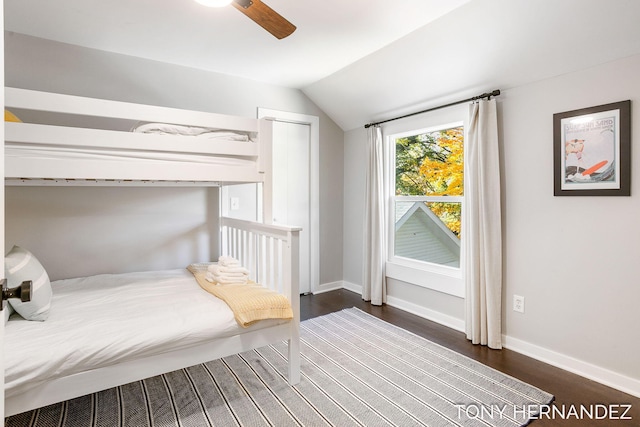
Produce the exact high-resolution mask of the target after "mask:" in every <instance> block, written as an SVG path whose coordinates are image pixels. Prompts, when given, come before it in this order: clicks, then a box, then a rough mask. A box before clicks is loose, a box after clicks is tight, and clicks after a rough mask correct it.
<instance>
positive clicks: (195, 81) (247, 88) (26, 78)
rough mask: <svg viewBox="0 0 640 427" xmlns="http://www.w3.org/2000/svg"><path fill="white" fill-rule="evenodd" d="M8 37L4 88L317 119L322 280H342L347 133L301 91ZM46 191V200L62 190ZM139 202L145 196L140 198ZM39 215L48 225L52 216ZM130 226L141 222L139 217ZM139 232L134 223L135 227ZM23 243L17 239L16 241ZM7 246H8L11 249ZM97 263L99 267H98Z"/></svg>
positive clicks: (10, 199) (116, 200)
mask: <svg viewBox="0 0 640 427" xmlns="http://www.w3.org/2000/svg"><path fill="white" fill-rule="evenodd" d="M5 37H6V40H5V59H6V61H5V62H6V64H5V69H6V85H7V86H11V87H18V88H26V89H35V90H43V91H49V92H58V93H65V94H70V95H79V96H89V97H96V98H105V99H114V100H119V101H128V102H136V103H146V104H152V105H161V106H169V107H176V108H186V109H193V110H202V111H211V112H216V113H223V114H233V115H241V116H247V117H256V116H257V109H258V107H263V108H268V109H274V110H281V111H289V112H296V113H302V114H310V115H315V116H319V117H320V228H321V242H320V263H321V266H322V265H327V266H330V268H322V267H321V274H320V282H321V283H328V282H335V281H340V280H341V279H342V199H343V198H342V175H343V166H342V147H343V139H344V135H343V132H342V130H341V129H340V128H339V127H338V126H337V125H336V124H335V123H334V122H333V121H332V120H331V119H329V118H328V117H327V116H326V114H324V113H323V112H322V111H320V110H319V109H318V108H317V107H316V106H315V105H314V104H313V103H312V102H311V101H310V100H309V99H308V98H307V97H306V96H305V95H304V94H302V92H301V91H299V90H295V89H288V88H283V87H278V86H274V85H267V84H263V83H258V82H255V81H252V80H247V79H241V78H236V77H232V76H226V75H222V74H217V73H211V72H206V71H202V70H197V69H192V68H187V67H181V66H177V65H171V64H166V63H160V62H156V61H151V60H146V59H142V58H135V57H131V56H126V55H119V54H113V53H107V52H103V51H98V50H94V49H87V48H83V47H79V46H72V45H67V44H63V43H57V42H53V41H49V40H43V39H38V38H34V37H29V36H25V35H21V34H15V33H5ZM72 190H73V189H72ZM165 190H167V191H175V192H176V197H179V194H181V192H180V191H179V190H178V189H173V190H170V189H165ZM21 191H23V190H21V189H16V190H15V191H12V192H11V194H10V195H8V196H7V203H8V205H13V204H15V203H18V202H20V200H19V197H18V196H15V194H17V193H19V192H21ZM25 191H27V190H25ZM41 191H43V192H44V193H47V194H49V193H55V192H57V191H59V190H55V189H49V188H47V189H42V190H41ZM66 191H69V189H66V190H64V192H66ZM97 191H98V190H97ZM61 197H62V196H61ZM64 197H66V196H64ZM108 197H109V202H110V203H111V204H112V205H123V209H126V204H128V203H130V201H129V200H128V199H127V197H126V196H121V195H120V193H119V192H117V191H114V192H109V195H108ZM139 197H141V198H144V197H145V196H144V195H143V194H139ZM76 201H77V202H78V203H83V202H82V200H80V199H78V200H76V198H75V197H70V202H76ZM21 203H22V202H21ZM16 208H18V207H16ZM34 215H37V216H38V218H40V219H41V220H42V221H44V220H45V218H46V215H47V212H46V210H45V211H42V212H40V213H38V214H35V213H34ZM18 220H19V219H18ZM128 220H132V221H136V219H135V218H128ZM8 221H12V219H11V218H9V219H8ZM139 224H142V225H144V224H145V219H144V218H142V217H140V218H139ZM135 228H136V227H135V225H132V229H135ZM18 237H20V236H17V235H14V236H13V237H12V239H17V238H18ZM104 240H105V239H100V238H97V239H96V240H95V241H86V242H84V243H85V244H86V245H87V246H88V248H89V251H93V250H97V251H101V250H102V249H101V248H99V247H98V246H100V245H102V246H104V244H105V241H104ZM10 244H11V242H9V241H8V242H7V245H10ZM9 248H10V246H9ZM114 250H116V249H114ZM98 259H99V258H98ZM98 259H95V260H94V262H95V263H98V264H99V263H100V262H101V261H98ZM105 262H106V261H105ZM171 264H173V263H171ZM94 265H95V267H96V269H98V270H105V269H107V268H108V267H109V268H111V267H113V266H112V265H111V264H108V263H105V264H103V265H97V264H94ZM61 268H62V267H61ZM60 274H63V273H60Z"/></svg>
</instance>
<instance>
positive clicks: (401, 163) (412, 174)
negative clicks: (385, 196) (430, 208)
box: [395, 126, 464, 196]
mask: <svg viewBox="0 0 640 427" xmlns="http://www.w3.org/2000/svg"><path fill="white" fill-rule="evenodd" d="M463 141H464V131H463V127H462V126H459V127H455V128H450V129H442V130H437V131H432V132H426V133H421V134H417V135H412V136H405V137H401V138H396V139H395V145H396V165H395V166H396V189H395V190H396V191H395V193H396V195H398V196H461V195H462V194H463V181H464V180H463V171H464V155H463Z"/></svg>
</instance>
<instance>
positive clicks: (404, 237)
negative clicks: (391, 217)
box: [394, 201, 462, 267]
mask: <svg viewBox="0 0 640 427" xmlns="http://www.w3.org/2000/svg"><path fill="white" fill-rule="evenodd" d="M461 206H462V204H461V203H450V202H447V203H444V202H412V201H397V202H395V233H394V236H395V241H394V252H395V255H396V256H400V257H404V258H410V259H414V260H418V261H425V262H431V263H435V264H441V265H448V266H451V267H460V219H461Z"/></svg>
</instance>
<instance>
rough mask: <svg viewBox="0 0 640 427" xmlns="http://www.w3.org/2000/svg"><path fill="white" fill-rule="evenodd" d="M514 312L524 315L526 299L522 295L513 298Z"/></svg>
mask: <svg viewBox="0 0 640 427" xmlns="http://www.w3.org/2000/svg"><path fill="white" fill-rule="evenodd" d="M513 311H517V312H519V313H524V297H522V296H520V295H514V296H513Z"/></svg>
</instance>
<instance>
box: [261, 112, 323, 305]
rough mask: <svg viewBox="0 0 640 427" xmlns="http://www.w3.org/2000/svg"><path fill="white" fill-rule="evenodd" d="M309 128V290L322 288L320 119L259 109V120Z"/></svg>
mask: <svg viewBox="0 0 640 427" xmlns="http://www.w3.org/2000/svg"><path fill="white" fill-rule="evenodd" d="M264 117H269V118H273V120H274V121H277V122H285V123H296V124H303V125H308V126H309V227H310V229H309V246H310V247H309V266H310V269H311V272H310V274H311V277H310V283H309V288H310V291H311V293H314V292H315V291H317V290H318V289H319V288H320V118H319V117H318V116H312V115H308V114H300V113H290V112H287V111H280V110H272V109H269V108H258V118H259V119H261V118H264Z"/></svg>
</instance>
